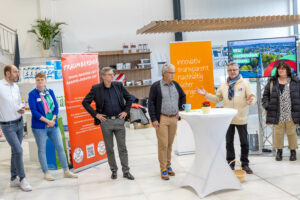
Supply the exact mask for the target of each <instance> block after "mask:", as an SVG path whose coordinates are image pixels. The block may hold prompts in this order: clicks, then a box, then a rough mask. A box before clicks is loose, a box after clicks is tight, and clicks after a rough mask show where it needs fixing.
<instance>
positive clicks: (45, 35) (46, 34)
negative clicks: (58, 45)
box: [28, 18, 66, 57]
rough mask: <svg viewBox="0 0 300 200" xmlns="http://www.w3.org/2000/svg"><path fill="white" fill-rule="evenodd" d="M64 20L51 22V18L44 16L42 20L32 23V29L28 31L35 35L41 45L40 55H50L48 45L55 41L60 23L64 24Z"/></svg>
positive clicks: (59, 30)
mask: <svg viewBox="0 0 300 200" xmlns="http://www.w3.org/2000/svg"><path fill="white" fill-rule="evenodd" d="M65 24H66V23H64V22H58V23H52V22H51V19H47V18H45V19H44V20H42V19H38V20H36V24H35V25H32V29H31V30H29V31H28V32H29V33H33V34H35V35H36V37H37V41H38V42H39V43H40V44H41V45H42V47H43V49H42V56H43V57H49V56H50V47H51V46H52V45H54V43H55V42H57V40H56V37H57V36H58V34H59V33H61V27H60V26H61V25H65Z"/></svg>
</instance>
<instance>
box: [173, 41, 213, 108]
mask: <svg viewBox="0 0 300 200" xmlns="http://www.w3.org/2000/svg"><path fill="white" fill-rule="evenodd" d="M170 58H171V64H173V65H174V66H175V72H176V74H175V77H174V80H175V81H176V82H178V83H179V84H180V86H181V87H182V89H183V90H184V92H185V93H186V103H187V104H192V109H200V108H201V107H202V102H204V101H206V100H205V98H204V97H203V96H202V95H200V94H198V93H196V91H195V88H197V87H198V88H201V86H203V88H204V89H205V90H206V91H207V92H209V93H213V94H214V76H213V60H212V48H211V42H174V43H170ZM211 106H212V107H215V104H213V103H211Z"/></svg>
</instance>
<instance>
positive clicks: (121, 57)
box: [98, 50, 152, 99]
mask: <svg viewBox="0 0 300 200" xmlns="http://www.w3.org/2000/svg"><path fill="white" fill-rule="evenodd" d="M150 57H151V52H150V51H148V52H136V53H123V51H122V50H119V51H102V52H98V58H99V68H100V69H101V68H103V67H107V66H116V65H117V63H130V65H131V66H132V67H134V66H136V65H138V64H141V59H149V60H150ZM147 64H148V63H147ZM149 64H151V63H149ZM151 69H152V67H151V65H150V67H146V68H140V69H120V70H117V69H116V70H114V72H115V73H116V74H124V75H125V80H126V81H134V82H137V81H143V80H149V79H151ZM126 89H128V90H129V92H130V94H132V95H133V96H135V97H136V98H139V99H143V98H147V97H148V96H149V91H150V87H149V85H133V86H126Z"/></svg>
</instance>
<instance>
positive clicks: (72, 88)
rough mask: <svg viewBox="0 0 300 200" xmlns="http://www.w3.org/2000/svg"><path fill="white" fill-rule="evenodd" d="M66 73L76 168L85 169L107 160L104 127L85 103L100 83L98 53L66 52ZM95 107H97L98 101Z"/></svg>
mask: <svg viewBox="0 0 300 200" xmlns="http://www.w3.org/2000/svg"><path fill="white" fill-rule="evenodd" d="M61 61H62V74H63V83H64V92H65V102H66V109H67V119H68V127H69V136H70V145H71V157H72V162H73V168H74V171H75V172H77V171H81V170H84V169H86V168H89V167H91V166H94V165H97V164H100V163H102V162H105V161H106V160H107V159H106V158H107V156H106V151H105V145H104V141H103V136H102V132H101V128H100V126H95V125H94V119H93V118H92V117H91V116H90V115H89V113H88V112H87V111H86V110H85V109H84V108H83V106H82V105H81V102H82V100H83V98H84V97H85V96H86V95H87V94H88V93H89V91H90V89H91V88H92V86H93V85H95V84H97V83H99V65H98V55H97V54H62V56H61ZM92 107H93V108H94V109H95V103H94V102H93V104H92Z"/></svg>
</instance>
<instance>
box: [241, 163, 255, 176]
mask: <svg viewBox="0 0 300 200" xmlns="http://www.w3.org/2000/svg"><path fill="white" fill-rule="evenodd" d="M242 169H243V170H245V171H246V173H247V174H253V171H252V170H251V169H250V167H249V166H248V165H246V166H243V167H242Z"/></svg>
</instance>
